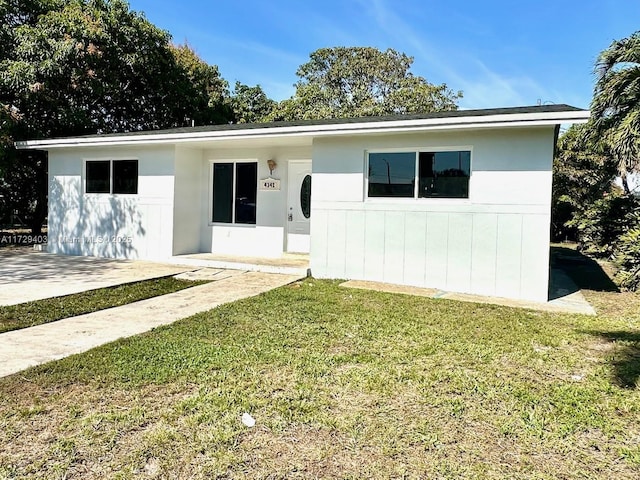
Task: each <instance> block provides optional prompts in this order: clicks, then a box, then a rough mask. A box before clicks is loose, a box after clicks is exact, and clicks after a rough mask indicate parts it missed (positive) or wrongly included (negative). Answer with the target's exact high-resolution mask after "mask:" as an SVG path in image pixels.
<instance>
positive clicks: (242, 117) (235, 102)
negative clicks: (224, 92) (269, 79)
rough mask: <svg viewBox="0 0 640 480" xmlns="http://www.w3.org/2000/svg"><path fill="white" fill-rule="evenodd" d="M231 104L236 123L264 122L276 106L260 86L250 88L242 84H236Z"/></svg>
mask: <svg viewBox="0 0 640 480" xmlns="http://www.w3.org/2000/svg"><path fill="white" fill-rule="evenodd" d="M229 102H230V106H231V109H232V111H233V120H234V122H236V123H255V122H263V121H265V119H267V118H268V116H269V114H270V113H271V112H272V111H273V109H274V108H275V106H276V102H275V101H274V100H271V99H270V98H269V97H267V94H266V93H264V91H263V90H262V87H260V85H256V86H255V87H250V86H248V85H244V84H243V83H240V82H236V85H235V88H234V89H233V92H232V93H231V97H230V99H229Z"/></svg>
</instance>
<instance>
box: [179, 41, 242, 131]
mask: <svg viewBox="0 0 640 480" xmlns="http://www.w3.org/2000/svg"><path fill="white" fill-rule="evenodd" d="M170 49H171V53H172V54H173V56H174V58H175V60H176V62H177V64H178V66H179V67H181V68H182V69H183V70H184V71H185V72H186V80H187V85H185V86H184V88H185V89H187V90H189V89H191V90H193V97H192V98H191V103H192V104H191V109H192V118H191V120H193V121H194V122H195V123H196V124H198V125H210V124H219V123H226V122H228V121H229V120H231V119H232V118H233V112H232V109H231V108H230V107H229V105H228V98H229V83H228V82H227V81H226V80H225V79H224V78H222V77H221V76H220V71H219V70H218V67H217V65H209V64H208V63H207V62H205V61H204V60H202V59H201V58H200V57H199V56H198V54H197V53H196V52H195V51H194V50H193V49H192V48H191V47H190V46H189V45H188V44H186V43H185V44H184V45H172V46H171V47H170Z"/></svg>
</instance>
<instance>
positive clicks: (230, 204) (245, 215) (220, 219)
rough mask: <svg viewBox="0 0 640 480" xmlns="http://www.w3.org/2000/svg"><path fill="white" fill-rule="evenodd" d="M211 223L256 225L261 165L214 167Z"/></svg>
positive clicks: (240, 163) (230, 163)
mask: <svg viewBox="0 0 640 480" xmlns="http://www.w3.org/2000/svg"><path fill="white" fill-rule="evenodd" d="M212 185H213V187H212V188H213V195H212V202H213V205H212V216H211V217H212V218H211V219H212V221H213V222H214V223H232V224H244V225H255V224H256V202H257V195H258V191H257V190H258V164H257V163H255V162H250V163H248V162H238V163H233V162H228V163H214V164H213V179H212Z"/></svg>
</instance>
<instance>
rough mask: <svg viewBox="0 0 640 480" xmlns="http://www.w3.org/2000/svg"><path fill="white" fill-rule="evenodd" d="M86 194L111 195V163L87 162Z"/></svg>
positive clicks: (107, 161)
mask: <svg viewBox="0 0 640 480" xmlns="http://www.w3.org/2000/svg"><path fill="white" fill-rule="evenodd" d="M86 174H87V182H86V193H111V161H109V160H100V161H91V162H87V165H86Z"/></svg>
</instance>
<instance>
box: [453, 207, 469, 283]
mask: <svg viewBox="0 0 640 480" xmlns="http://www.w3.org/2000/svg"><path fill="white" fill-rule="evenodd" d="M472 236H473V215H471V214H469V213H456V214H450V215H449V242H448V245H447V247H448V248H447V289H448V290H454V291H456V292H470V291H471V260H472V250H471V241H472Z"/></svg>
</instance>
